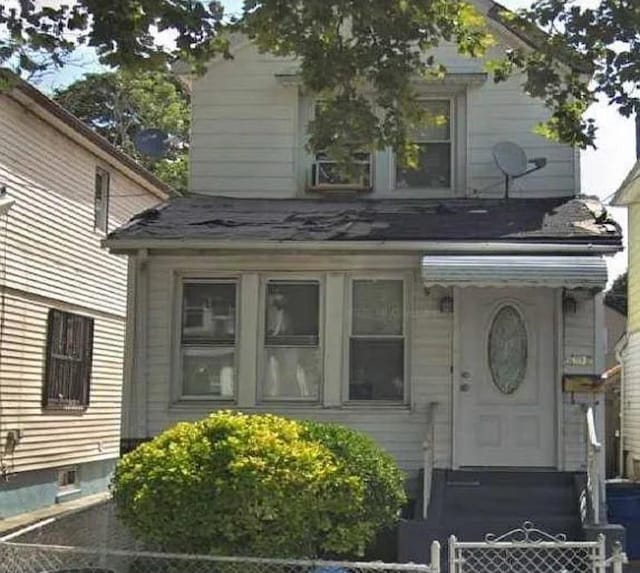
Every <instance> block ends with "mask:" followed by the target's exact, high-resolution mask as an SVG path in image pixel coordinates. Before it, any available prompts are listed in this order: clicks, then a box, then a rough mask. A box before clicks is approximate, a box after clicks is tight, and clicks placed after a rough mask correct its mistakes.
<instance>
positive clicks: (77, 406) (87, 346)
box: [42, 308, 95, 411]
mask: <svg viewBox="0 0 640 573" xmlns="http://www.w3.org/2000/svg"><path fill="white" fill-rule="evenodd" d="M56 314H60V315H61V319H64V317H67V319H68V318H69V317H76V318H80V319H82V320H83V321H86V325H87V326H86V328H88V338H87V340H86V341H84V343H83V356H82V358H81V359H80V361H79V363H80V367H81V368H85V369H86V372H85V373H84V380H81V387H80V391H81V394H82V396H81V397H80V398H79V399H74V398H70V397H69V398H65V399H56V398H54V397H53V396H52V395H51V394H52V388H51V386H52V380H51V378H52V377H53V371H52V368H53V361H54V360H56V356H54V352H53V347H52V343H53V335H54V331H53V324H54V323H53V317H54V316H55V315H56ZM94 336H95V319H94V318H93V317H91V316H87V315H84V314H79V313H77V312H69V311H66V310H60V309H58V308H50V309H49V312H48V313H47V338H46V346H45V364H44V379H43V384H42V408H43V409H45V410H67V411H85V410H86V409H87V408H88V407H89V405H90V403H91V379H92V375H93V341H94ZM57 359H58V360H61V359H62V357H58V358H57ZM85 361H86V362H87V364H85V365H84V366H82V363H83V362H85Z"/></svg>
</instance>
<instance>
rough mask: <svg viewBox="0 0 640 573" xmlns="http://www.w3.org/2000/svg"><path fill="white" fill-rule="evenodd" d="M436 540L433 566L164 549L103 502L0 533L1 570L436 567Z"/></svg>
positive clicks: (407, 571)
mask: <svg viewBox="0 0 640 573" xmlns="http://www.w3.org/2000/svg"><path fill="white" fill-rule="evenodd" d="M436 545H437V546H436V547H435V549H434V551H435V553H433V557H434V559H433V563H434V564H435V565H434V567H431V566H429V565H422V564H395V563H382V562H378V561H373V562H369V561H366V562H352V561H306V560H291V559H265V558H251V557H220V556H211V555H183V554H173V553H165V552H162V551H161V550H160V548H157V547H152V546H150V545H148V544H146V545H145V544H142V543H141V542H140V541H137V540H136V539H135V537H134V535H133V534H132V533H131V532H130V531H129V530H128V529H127V527H126V526H125V525H124V524H123V523H122V522H121V521H120V520H119V519H118V517H117V515H116V512H115V507H114V505H113V504H112V503H110V502H107V503H102V504H98V505H95V506H92V507H90V508H87V509H84V510H81V511H77V512H73V513H68V514H65V515H64V516H61V517H59V518H52V519H48V520H45V521H43V522H40V523H38V524H35V525H34V526H31V527H28V528H26V529H23V530H21V531H19V532H16V533H14V534H11V535H8V536H6V537H4V538H3V539H0V573H54V572H55V573H439V567H440V554H439V545H438V544H436Z"/></svg>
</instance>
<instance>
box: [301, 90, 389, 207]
mask: <svg viewBox="0 0 640 573" xmlns="http://www.w3.org/2000/svg"><path fill="white" fill-rule="evenodd" d="M319 99H320V98H318V97H316V96H314V95H308V94H307V95H303V96H301V98H300V104H299V109H298V116H299V126H298V129H297V141H296V145H297V147H298V165H299V168H298V173H297V179H298V188H299V190H300V191H301V193H302V194H303V195H308V194H314V195H315V194H318V195H326V194H331V193H332V192H335V193H341V192H342V193H345V192H347V193H353V194H357V195H360V194H364V195H371V194H373V193H375V192H376V191H377V187H378V169H377V162H378V155H379V152H378V151H377V150H376V149H370V150H363V151H362V153H368V154H369V186H368V187H359V186H357V185H349V184H344V185H340V184H336V185H314V181H313V170H314V165H315V163H316V161H317V154H315V153H311V152H309V151H308V150H307V147H306V146H307V143H308V141H309V134H308V131H307V126H308V125H309V122H310V121H311V120H313V119H314V118H315V111H316V105H317V103H318V101H319Z"/></svg>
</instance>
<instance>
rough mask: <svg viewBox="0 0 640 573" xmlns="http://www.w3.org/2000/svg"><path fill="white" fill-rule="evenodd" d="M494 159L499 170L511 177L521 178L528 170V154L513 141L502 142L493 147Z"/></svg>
mask: <svg viewBox="0 0 640 573" xmlns="http://www.w3.org/2000/svg"><path fill="white" fill-rule="evenodd" d="M493 158H494V159H495V160H496V165H497V166H498V169H500V171H502V172H503V173H504V174H505V175H508V176H509V177H519V176H520V175H522V174H523V173H524V172H525V171H526V170H527V154H526V153H525V152H524V149H522V147H520V146H519V145H517V144H515V143H512V142H511V141H501V142H500V143H496V144H495V145H494V146H493Z"/></svg>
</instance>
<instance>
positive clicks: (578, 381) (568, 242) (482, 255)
mask: <svg viewBox="0 0 640 573" xmlns="http://www.w3.org/2000/svg"><path fill="white" fill-rule="evenodd" d="M477 4H478V5H479V7H480V8H481V9H482V10H484V11H485V12H486V13H487V15H488V16H489V22H490V25H491V27H492V29H493V31H494V33H495V35H496V37H497V39H498V40H499V42H501V43H502V44H506V45H509V46H522V45H527V42H526V39H524V40H523V39H519V38H517V37H516V36H515V35H514V34H512V33H511V32H510V31H509V30H508V29H506V28H504V27H503V26H502V25H501V24H500V23H499V22H497V21H496V20H495V19H494V16H495V13H496V11H497V10H499V8H498V7H497V5H495V4H494V3H492V2H485V1H481V2H480V1H479V2H477ZM527 46H528V45H527ZM528 47H529V48H530V47H531V46H528ZM496 54H497V52H496V53H492V54H489V57H491V56H494V55H496ZM436 56H437V57H438V58H440V59H442V60H444V61H445V62H446V63H447V65H448V69H449V73H448V75H447V76H446V77H445V78H444V79H443V80H442V81H431V82H429V81H424V82H423V83H417V86H418V90H419V92H420V96H421V100H422V104H423V105H424V106H426V107H428V108H430V109H431V110H433V111H434V112H435V113H437V114H438V115H441V116H443V117H445V118H446V120H447V121H445V122H443V124H442V125H438V126H425V128H424V129H423V130H421V131H420V133H417V134H416V142H417V143H419V144H420V146H421V164H420V167H419V169H417V170H406V169H402V168H399V167H397V166H396V165H395V160H394V156H393V153H392V152H391V151H390V150H383V151H376V152H372V153H371V154H363V155H361V156H359V158H358V160H359V161H360V162H361V165H362V172H361V174H360V176H359V177H357V178H355V179H353V180H345V179H341V178H340V177H336V176H335V173H334V172H333V171H332V164H331V162H330V161H328V160H327V159H326V158H325V157H323V156H322V155H318V156H316V157H312V156H310V155H309V153H307V151H306V150H305V138H306V136H305V133H306V131H305V130H306V125H307V122H308V120H309V119H310V118H311V117H312V114H313V110H314V105H313V104H314V97H313V95H312V94H308V93H306V92H305V91H303V90H302V89H301V86H300V84H299V81H298V77H297V75H296V63H295V62H294V61H290V60H282V59H278V58H276V57H272V56H270V55H267V54H261V53H259V52H258V50H257V49H256V48H255V47H254V46H253V45H252V44H251V43H250V42H248V41H244V42H239V43H238V44H236V45H235V47H234V59H233V60H230V61H226V60H225V61H215V62H212V63H211V64H210V65H209V68H208V72H207V73H206V75H205V76H204V77H202V78H199V79H196V80H193V81H192V102H193V121H192V139H191V148H190V154H191V183H190V189H191V191H192V192H193V193H194V195H192V196H189V197H185V198H179V199H175V200H172V201H170V202H168V203H166V204H165V205H163V206H161V207H159V208H157V209H151V210H149V211H147V212H146V213H144V214H141V215H140V216H138V217H137V218H136V219H135V220H133V221H132V222H131V223H129V224H128V225H126V226H124V227H122V228H120V229H118V230H116V231H114V232H113V233H111V234H110V235H109V237H108V239H107V240H106V241H105V245H106V246H107V247H108V248H109V249H110V251H111V252H112V253H115V254H127V255H128V256H129V258H130V261H131V265H130V281H129V284H130V287H131V290H130V295H131V300H132V308H133V309H135V312H132V313H130V315H129V327H130V328H129V330H128V332H129V333H130V334H131V339H130V343H131V345H132V347H133V352H132V355H131V358H132V360H131V363H130V364H129V366H130V368H128V369H127V373H128V376H127V378H126V380H125V384H126V386H125V397H124V428H123V437H124V438H125V439H127V440H128V441H129V442H130V443H129V445H133V444H134V443H136V442H139V441H142V440H145V439H149V438H150V437H152V436H155V435H157V434H158V433H160V432H162V431H163V430H165V429H166V428H168V427H170V426H171V425H172V424H175V423H176V422H178V421H181V420H197V419H199V418H202V417H204V416H206V415H207V414H209V413H210V412H214V411H216V410H218V409H221V408H237V409H239V410H243V411H246V412H276V413H280V414H285V415H288V416H294V417H300V418H314V419H318V420H326V421H333V422H340V423H344V424H348V425H350V426H353V427H354V428H357V429H359V430H362V431H364V432H366V433H368V434H369V435H371V436H372V437H373V438H374V439H375V440H376V441H377V442H378V443H379V444H380V445H381V446H383V447H384V448H385V449H387V450H388V451H389V452H390V453H391V454H393V455H394V456H395V458H396V460H397V461H398V463H399V464H400V466H401V467H402V469H404V470H405V471H406V472H407V476H408V489H409V492H410V495H411V497H412V499H413V500H414V503H415V505H414V507H413V510H412V509H411V508H409V509H408V514H409V515H410V516H411V517H412V519H411V520H409V521H406V522H403V524H402V526H401V533H400V539H399V557H400V558H402V559H413V560H423V559H426V555H425V552H426V548H427V547H428V540H429V538H434V537H440V538H441V539H444V538H446V535H448V534H449V533H451V532H453V531H455V532H456V533H457V534H459V535H460V536H461V537H462V538H463V539H482V538H484V535H485V534H486V533H488V532H491V531H494V532H500V531H503V530H505V529H508V528H509V527H517V526H520V525H521V524H522V521H523V518H528V519H531V520H532V521H534V522H535V523H536V524H537V525H539V526H542V527H543V528H546V529H549V530H550V531H554V532H563V533H567V534H568V535H569V536H570V537H573V536H583V535H587V533H586V531H587V529H588V527H589V525H590V523H592V522H593V521H594V520H595V521H598V519H597V517H594V515H595V513H593V512H592V514H591V517H589V518H588V519H587V521H581V519H580V513H579V510H578V502H577V500H578V495H579V493H580V491H582V490H581V489H580V488H579V487H578V486H577V485H575V484H578V483H579V480H578V481H576V475H575V473H574V472H578V473H579V474H580V475H582V473H583V472H584V471H585V468H586V457H585V451H586V444H585V441H584V437H585V430H586V424H587V417H586V412H587V411H588V410H587V409H588V407H589V406H593V407H594V408H595V410H596V428H595V430H596V432H597V434H598V435H600V436H602V434H603V428H604V420H603V410H602V403H601V401H600V403H599V404H598V405H596V402H598V400H597V399H595V398H594V396H593V394H591V393H590V392H588V390H589V389H590V386H589V385H588V383H589V382H590V381H592V380H594V379H596V378H598V377H599V375H600V373H601V372H602V371H603V368H604V357H605V354H604V341H603V332H604V318H603V317H604V308H603V304H602V295H601V291H602V289H603V288H604V286H605V284H606V281H607V272H606V264H605V257H606V256H607V255H610V254H613V253H615V252H617V251H619V250H620V248H621V236H620V230H619V228H618V226H617V225H616V224H615V223H614V222H613V221H612V220H611V219H610V218H609V217H608V216H607V214H606V212H605V211H604V209H603V208H602V206H601V205H600V204H599V202H598V201H597V200H596V199H589V198H585V197H582V196H580V195H579V194H580V175H579V157H578V153H577V152H576V151H575V150H573V149H571V148H569V147H567V146H563V145H559V144H556V143H553V142H550V141H548V140H545V139H543V138H541V137H539V136H537V135H535V134H533V132H532V127H533V126H534V125H535V124H536V123H537V122H538V121H540V120H544V119H545V118H547V117H548V112H547V110H545V108H544V107H543V105H542V104H541V103H540V102H539V101H537V100H534V99H531V98H530V97H528V96H527V95H525V94H524V93H523V91H522V89H521V85H520V84H521V78H513V79H511V80H510V81H508V82H506V83H503V84H495V83H494V82H493V81H492V80H491V79H490V78H488V77H487V75H486V73H485V72H484V63H483V62H482V61H476V60H472V59H466V58H462V57H459V56H457V55H456V52H455V50H454V49H453V48H452V47H450V46H443V47H441V48H439V49H438V50H437V54H436ZM504 141H511V142H515V143H517V144H519V145H520V146H521V147H522V148H524V149H525V150H526V153H527V154H528V155H529V157H544V158H546V159H547V165H546V167H545V168H544V169H541V170H539V171H537V172H536V173H532V174H530V175H528V176H526V177H522V178H520V179H517V180H512V181H510V182H509V183H510V198H509V199H508V200H507V199H505V179H504V175H503V173H501V171H500V170H499V169H498V167H497V166H496V162H495V161H494V157H493V151H494V146H495V145H496V144H498V143H500V142H504ZM540 163H541V162H540ZM496 470H500V471H496ZM600 472H602V469H601V470H600ZM592 477H593V478H594V480H597V478H598V473H597V472H596V475H594V476H592ZM594 483H595V482H594ZM576 488H577V489H576ZM578 490H579V491H578ZM425 517H426V519H425ZM589 519H590V520H591V521H589ZM605 519H606V517H605V516H604V514H602V513H601V517H600V520H599V521H600V523H602V522H603V521H604V520H605Z"/></svg>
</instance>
